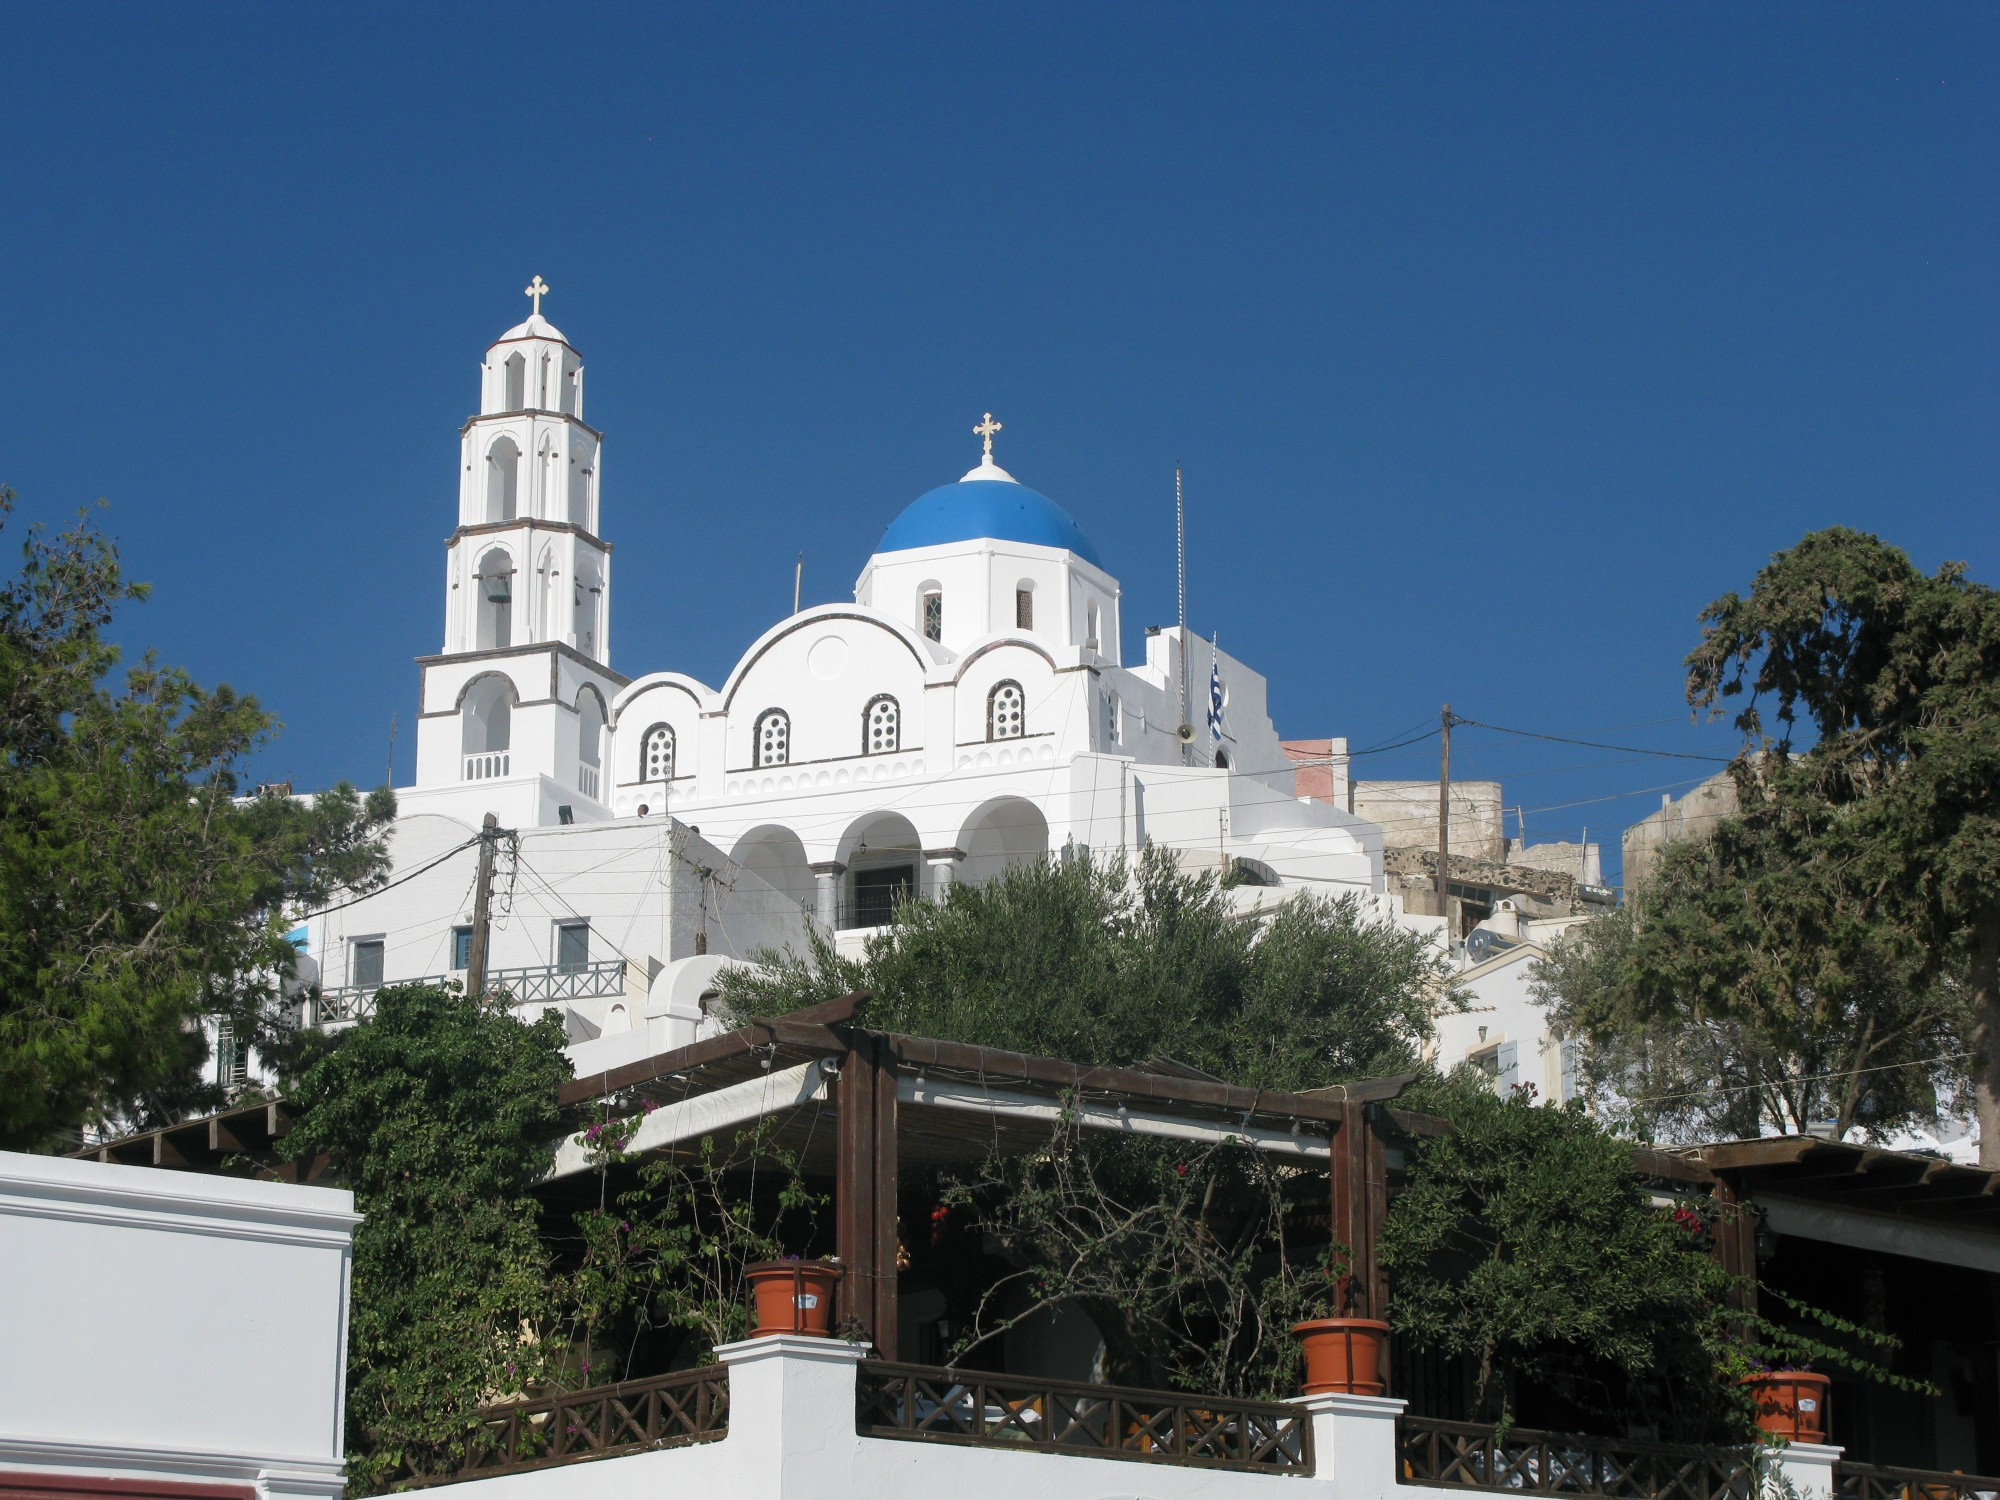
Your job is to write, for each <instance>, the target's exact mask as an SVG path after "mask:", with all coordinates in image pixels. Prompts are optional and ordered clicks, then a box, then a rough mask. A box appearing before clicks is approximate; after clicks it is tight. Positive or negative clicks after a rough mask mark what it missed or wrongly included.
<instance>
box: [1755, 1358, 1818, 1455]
mask: <svg viewBox="0 0 2000 1500" xmlns="http://www.w3.org/2000/svg"><path fill="white" fill-rule="evenodd" d="M1743 1383H1744V1384H1745V1385H1747V1386H1749V1387H1750V1399H1751V1401H1752V1402H1754V1403H1755V1404H1756V1408H1757V1430H1758V1431H1759V1432H1767V1433H1769V1434H1770V1435H1771V1436H1772V1437H1781V1438H1786V1439H1789V1440H1790V1441H1792V1442H1798V1443H1818V1442H1823V1441H1824V1440H1825V1438H1826V1393H1827V1384H1828V1382H1827V1377H1826V1376H1824V1375H1815V1374H1813V1373H1812V1372H1811V1371H1810V1370H1770V1371H1767V1372H1765V1373H1763V1374H1758V1375H1746V1376H1744V1377H1743Z"/></svg>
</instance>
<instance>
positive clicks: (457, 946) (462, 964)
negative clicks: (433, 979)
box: [451, 927, 472, 969]
mask: <svg viewBox="0 0 2000 1500" xmlns="http://www.w3.org/2000/svg"><path fill="white" fill-rule="evenodd" d="M471 963H472V929H471V928H470V927H454V928H452V930H451V966H452V967H453V968H454V969H463V968H466V967H468V966H469V965H470V964H471Z"/></svg>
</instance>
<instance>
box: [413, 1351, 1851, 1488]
mask: <svg viewBox="0 0 2000 1500" xmlns="http://www.w3.org/2000/svg"><path fill="white" fill-rule="evenodd" d="M867 1352H868V1351H867V1349H866V1348H865V1347H864V1346H862V1345H858V1344H848V1343H844V1342H841V1341H839V1340H836V1339H827V1338H806V1337H788V1336H779V1337H772V1338H761V1339H748V1340H745V1341H744V1342H742V1343H738V1344H730V1345H725V1346H724V1347H723V1348H721V1349H718V1350H717V1351H716V1355H717V1358H718V1359H719V1360H720V1361H721V1362H722V1363H723V1364H724V1365H726V1366H727V1367H728V1369H729V1429H728V1432H727V1434H726V1435H725V1436H723V1437H722V1438H720V1439H719V1440H717V1441H714V1442H707V1443H697V1444H694V1445H692V1446H688V1447H682V1448H673V1449H666V1450H661V1451H656V1452H652V1453H643V1454H635V1455H632V1456H629V1457H624V1458H606V1459H598V1460H595V1461H592V1462H588V1463H575V1464H568V1465H562V1466H556V1467H551V1468H546V1469H539V1470H533V1471H529V1472H525V1473H517V1474H508V1475H496V1476H494V1477H492V1478H488V1479H473V1480H467V1481H463V1482H462V1483H459V1484H454V1485H452V1486H451V1487H450V1493H451V1494H452V1495H454V1496H464V1497H465V1500H474V1497H475V1495H476V1497H477V1500H653V1497H654V1496H657V1495H660V1494H669V1493H671V1494H698V1495H702V1496H705V1497H709V1500H851V1497H853V1496H856V1495H865V1496H867V1497H869V1500H939V1497H940V1496H961V1495H975V1496H984V1497H992V1500H1002V1497H1005V1500H1014V1497H1027V1496H1032V1497H1034V1500H1114V1497H1116V1500H1137V1497H1145V1500H1286V1497H1290V1500H1454V1497H1455V1500H1466V1497H1468V1496H1470V1495H1475V1494H1477V1493H1479V1492H1478V1491H1476V1490H1468V1489H1465V1488H1459V1487H1451V1488H1446V1487H1440V1486H1434V1485H1425V1484H1409V1483H1404V1482H1402V1480H1401V1477H1400V1476H1401V1472H1402V1469H1401V1465H1400V1463H1399V1462H1398V1458H1397V1453H1396V1419H1397V1417H1398V1416H1400V1415H1401V1413H1402V1410H1403V1402H1402V1401H1400V1400H1397V1399H1394V1398H1392V1397H1370V1396H1338V1395H1336V1396H1311V1397H1302V1398H1300V1399H1299V1401H1298V1403H1297V1404H1298V1406H1299V1407H1300V1408H1301V1409H1302V1410H1303V1411H1304V1412H1305V1413H1306V1414H1307V1415H1308V1417H1309V1419H1310V1421H1311V1424H1312V1447H1313V1455H1314V1462H1313V1466H1312V1470H1311V1472H1310V1473H1304V1472H1300V1471H1297V1470H1291V1471H1276V1470H1274V1471H1268V1472H1255V1473H1253V1472H1245V1471H1240V1470H1230V1469H1216V1468H1197V1467H1183V1466H1180V1465H1177V1464H1172V1463H1166V1462H1149V1461H1141V1460H1134V1459H1125V1458H1112V1457H1101V1458H1100V1457H1085V1456H1081V1455H1075V1454H1067V1453H1051V1452H1041V1451H1036V1450H1034V1449H1032V1448H1030V1447H1028V1446H1027V1445H1025V1444H1023V1445H1020V1446H1011V1445H1005V1444H996V1445H992V1446H979V1447H974V1446H970V1445H964V1444H959V1443H954V1442H930V1441H922V1440H909V1439H897V1438H882V1437H874V1436H867V1435H863V1434H861V1433H859V1432H857V1431H856V1424H855V1411H856V1405H857V1380H858V1375H859V1366H860V1364H861V1361H862V1359H863V1358H864V1357H865V1355H866V1354H867ZM1190 1399H1194V1398H1190ZM1839 1452H1840V1450H1839V1449H1837V1448H1822V1447H1809V1446H1804V1445H1794V1446H1792V1447H1789V1448H1779V1449H1775V1450H1772V1452H1771V1453H1770V1454H1769V1455H1768V1456H1767V1457H1766V1458H1765V1459H1764V1463H1765V1465H1766V1469H1767V1472H1772V1471H1776V1472H1778V1473H1782V1474H1783V1476H1784V1478H1785V1479H1786V1480H1788V1481H1789V1482H1790V1488H1791V1489H1792V1491H1793V1492H1794V1493H1796V1495H1797V1496H1798V1497H1799V1500H1830V1495H1831V1489H1830V1485H1831V1476H1832V1464H1833V1461H1834V1459H1835V1458H1837V1457H1838V1455H1839Z"/></svg>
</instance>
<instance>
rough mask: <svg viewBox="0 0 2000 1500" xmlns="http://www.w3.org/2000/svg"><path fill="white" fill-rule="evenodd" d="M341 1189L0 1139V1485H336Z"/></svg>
mask: <svg viewBox="0 0 2000 1500" xmlns="http://www.w3.org/2000/svg"><path fill="white" fill-rule="evenodd" d="M358 1222H359V1216H358V1215H356V1214H355V1212H354V1200H353V1195H352V1194H350V1193H347V1192H344V1191H340V1190H336V1189H332V1188H321V1187H301V1186H295V1185H292V1184H288V1183H277V1182H253V1181H248V1180H245V1179H242V1178H236V1177H211V1176H206V1175H202V1174H197V1173H192V1172H160V1171H155V1170H153V1169H152V1168H149V1167H132V1166H117V1165H110V1164H106V1163H101V1162H92V1161H71V1160H65V1159H62V1158H57V1157H48V1156H29V1155H24V1154H21V1153H18V1152H11V1151H9V1152H0V1266H4V1267H5V1274H4V1275H0V1330H4V1340H5V1342H4V1352H0V1494H5V1495H9V1496H19V1497H27V1496H38V1497H49V1496H57V1495H62V1496H69V1497H78V1500H80V1497H84V1496H94V1497H105V1500H113V1497H116V1500H124V1497H138V1496H149V1497H154V1500H161V1497H164V1500H175V1497H180V1500H338V1497H339V1495H340V1494H341V1492H342V1486H343V1469H344V1464H345V1459H344V1452H345V1450H344V1447H343V1441H344V1439H343V1433H344V1427H343V1415H342V1410H341V1403H342V1400H343V1396H344V1392H345V1371H346V1351H347V1286H348V1265H349V1256H350V1246H351V1243H352V1239H353V1233H354V1226H355V1225H356V1224H357V1223H358Z"/></svg>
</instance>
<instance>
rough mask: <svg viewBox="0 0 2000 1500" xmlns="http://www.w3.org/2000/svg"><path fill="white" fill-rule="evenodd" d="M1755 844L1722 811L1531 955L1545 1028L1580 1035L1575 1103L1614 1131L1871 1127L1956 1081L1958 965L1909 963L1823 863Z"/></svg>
mask: <svg viewBox="0 0 2000 1500" xmlns="http://www.w3.org/2000/svg"><path fill="white" fill-rule="evenodd" d="M1773 842H1774V841H1773V840H1771V839H1768V838H1766V837H1763V836H1762V835H1761V834H1760V832H1759V831H1758V830H1757V829H1755V828H1752V827H1749V826H1746V825H1745V824H1743V823H1740V822H1726V823H1724V824H1722V825H1721V826H1720V827H1719V828H1718V829H1717V831H1716V836H1715V838H1714V839H1713V840H1711V841H1709V842H1706V843H1691V844H1681V845H1677V846H1675V847H1673V848H1671V849H1669V850H1667V852H1666V854H1665V855H1664V856H1663V858H1662V860H1661V862H1660V869H1659V873H1658V874H1657V876H1656V877H1655V879H1654V881H1653V882H1652V884H1651V885H1650V887H1649V888H1648V889H1645V890H1641V891H1637V892H1631V893H1628V898H1627V901H1626V904H1625V905H1624V906H1623V907H1621V908H1620V909H1619V910H1618V911H1617V912H1615V913H1612V914H1610V915H1608V916H1604V917H1600V918H1598V919H1597V920H1595V921H1593V922H1591V923H1588V924H1587V925H1585V926H1583V927H1579V928H1576V929H1574V930H1573V931H1572V932H1571V933H1569V934H1568V935H1566V937H1565V938H1564V940H1563V941H1562V942H1560V943H1559V944H1557V945H1556V946H1555V948H1554V949H1553V950H1552V951H1551V953H1550V954H1549V956H1548V957H1547V958H1546V959H1544V960H1542V961H1541V962H1539V963H1538V964H1537V965H1536V968H1535V972H1534V975H1533V977H1532V978H1531V980H1530V986H1531V988H1532V989H1533V991H1534V993H1535V995H1536V997H1537V999H1538V1000H1539V1001H1540V1002H1541V1003H1542V1004H1543V1005H1544V1006H1546V1007H1547V1008H1548V1009H1549V1012H1550V1019H1551V1024H1552V1025H1553V1026H1554V1027H1555V1028H1556V1029H1557V1030H1558V1031H1561V1032H1562V1033H1564V1034H1565V1035H1568V1036H1573V1037H1576V1038H1579V1039H1580V1040H1582V1041H1583V1042H1584V1043H1585V1045H1584V1048H1583V1054H1582V1063H1581V1073H1580V1077H1579V1084H1580V1088H1581V1092H1582V1095H1583V1097H1584V1098H1585V1099H1586V1100H1588V1101H1589V1103H1590V1105H1591V1107H1592V1109H1594V1110H1595V1111H1597V1112H1598V1113H1599V1115H1600V1116H1601V1117H1603V1118H1604V1119H1606V1120H1608V1121H1613V1122H1615V1123H1616V1124H1617V1125H1618V1126H1619V1127H1620V1128H1621V1129H1624V1130H1627V1131H1629V1132H1630V1133H1632V1134H1633V1135H1636V1136H1638V1137H1640V1138H1642V1139H1646V1140H1668V1141H1701V1140H1716V1139H1719V1138H1722V1139H1726V1138H1732V1137H1744V1136H1755V1135H1760V1134H1764V1133H1766V1132H1768V1131H1772V1130H1776V1131H1780V1132H1785V1133H1790V1134H1797V1133H1799V1132H1802V1131H1804V1130H1805V1129H1806V1128H1807V1127H1808V1126H1809V1125H1811V1126H1817V1125H1820V1124H1822V1123H1823V1122H1832V1124H1833V1126H1834V1128H1835V1130H1836V1131H1838V1132H1839V1133H1840V1134H1842V1135H1845V1134H1847V1133H1848V1132H1849V1131H1851V1130H1854V1129H1856V1128H1859V1129H1863V1130H1867V1131H1870V1132H1876V1133H1880V1132H1885V1131H1888V1130H1891V1129H1893V1128H1895V1127H1896V1126H1898V1125H1901V1124H1904V1123H1907V1122H1909V1121H1913V1120H1928V1119H1930V1118H1931V1117H1932V1116H1933V1115H1934V1113H1935V1109H1936V1103H1937V1100H1938V1097H1939V1096H1940V1094H1947V1095H1949V1094H1954V1093H1957V1092H1960V1091H1961V1090H1962V1088H1963V1083H1964V1079H1965V1076H1966V1069H1965V1052H1966V1037H1967V1034H1968V1032H1969V1030H1970V1011H1969V1007H1968V1006H1967V1004H1966V995H1965V989H1964V986H1963V984H1962V982H1961V980H1960V978H1959V974H1958V971H1956V970H1955V969H1954V968H1953V967H1952V966H1948V965H1947V966H1941V967H1940V968H1939V969H1938V970H1937V971H1936V972H1925V970H1926V967H1927V966H1926V965H1925V964H1924V963H1923V961H1922V960H1921V959H1920V958H1918V957H1917V956H1916V955H1915V954H1914V952H1912V951H1910V950H1903V951H1901V952H1899V951H1898V946H1899V945H1898V941H1897V938H1896V935H1895V933H1894V932H1893V931H1892V930H1890V929H1887V928H1876V927H1871V926H1870V925H1869V923H1868V922H1867V920H1866V917H1865V915H1864V912H1865V909H1866V908H1867V907H1868V906H1870V905H1871V904H1872V903H1871V902H1869V901H1867V900H1866V899H1865V898H1862V897H1860V896H1858V895H1857V894H1856V893H1854V892H1853V891H1852V890H1851V889H1849V888H1848V887H1847V882H1846V881H1845V880H1844V879H1843V877H1842V874H1841V872H1840V871H1837V870H1832V871H1827V870H1819V869H1816V868H1815V867H1814V866H1813V865H1812V864H1811V863H1810V862H1798V863H1782V864H1774V862H1773V855H1772V846H1773ZM1724 893H1727V894H1724ZM1786 893H1792V894H1796V895H1798V896H1799V897H1800V898H1801V899H1800V900H1798V901H1797V902H1796V903H1791V902H1785V901H1782V900H1779V899H1777V898H1778V897H1779V896H1782V895H1784V894H1786ZM1809 896H1811V897H1816V898H1818V899H1817V900H1814V899H1806V898H1807V897H1809Z"/></svg>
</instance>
